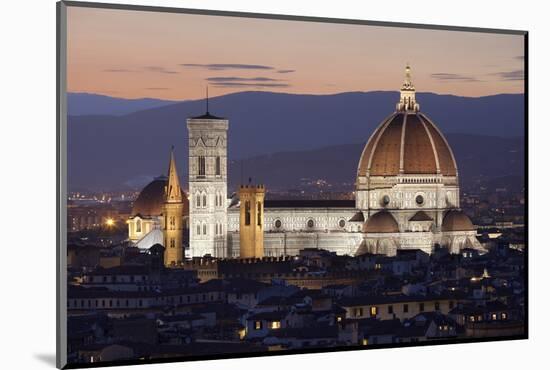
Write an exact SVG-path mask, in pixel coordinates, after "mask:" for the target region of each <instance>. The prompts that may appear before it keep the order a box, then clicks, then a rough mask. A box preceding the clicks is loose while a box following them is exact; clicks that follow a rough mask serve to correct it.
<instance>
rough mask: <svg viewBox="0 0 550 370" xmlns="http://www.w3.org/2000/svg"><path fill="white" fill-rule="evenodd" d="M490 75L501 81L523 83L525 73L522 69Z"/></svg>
mask: <svg viewBox="0 0 550 370" xmlns="http://www.w3.org/2000/svg"><path fill="white" fill-rule="evenodd" d="M491 75H492V76H498V77H500V79H501V81H523V79H524V78H525V73H524V71H523V69H516V70H514V71H504V72H497V73H491Z"/></svg>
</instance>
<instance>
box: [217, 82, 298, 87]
mask: <svg viewBox="0 0 550 370" xmlns="http://www.w3.org/2000/svg"><path fill="white" fill-rule="evenodd" d="M212 86H216V87H271V88H286V87H290V86H291V85H290V84H287V83H269V82H258V83H247V82H214V83H213V84H212Z"/></svg>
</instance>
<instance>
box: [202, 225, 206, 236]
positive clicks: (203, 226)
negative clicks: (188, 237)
mask: <svg viewBox="0 0 550 370" xmlns="http://www.w3.org/2000/svg"><path fill="white" fill-rule="evenodd" d="M202 233H203V235H206V223H204V224H202Z"/></svg>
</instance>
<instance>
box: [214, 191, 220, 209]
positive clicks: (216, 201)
mask: <svg viewBox="0 0 550 370" xmlns="http://www.w3.org/2000/svg"><path fill="white" fill-rule="evenodd" d="M218 199H219V198H218V194H216V197H215V198H214V204H215V206H216V207H218Z"/></svg>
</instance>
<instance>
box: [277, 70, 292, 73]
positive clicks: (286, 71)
mask: <svg viewBox="0 0 550 370" xmlns="http://www.w3.org/2000/svg"><path fill="white" fill-rule="evenodd" d="M294 72H296V70H295V69H279V70H278V71H277V73H294Z"/></svg>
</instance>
